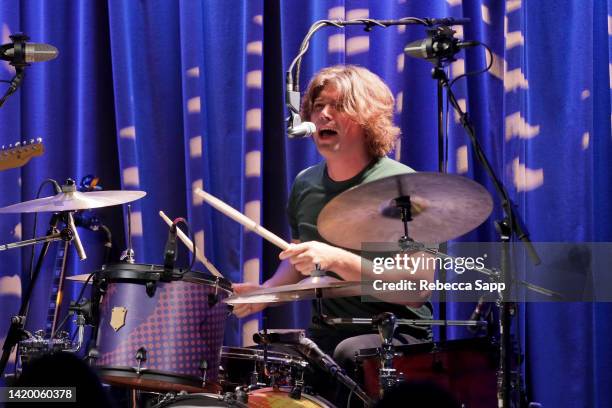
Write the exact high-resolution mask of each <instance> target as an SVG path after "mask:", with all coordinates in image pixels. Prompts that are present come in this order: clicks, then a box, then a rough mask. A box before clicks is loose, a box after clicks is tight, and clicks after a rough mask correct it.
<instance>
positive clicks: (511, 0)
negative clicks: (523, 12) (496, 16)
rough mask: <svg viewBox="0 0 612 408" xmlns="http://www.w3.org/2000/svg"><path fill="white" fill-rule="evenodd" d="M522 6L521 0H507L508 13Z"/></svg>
mask: <svg viewBox="0 0 612 408" xmlns="http://www.w3.org/2000/svg"><path fill="white" fill-rule="evenodd" d="M521 6H522V4H521V0H507V1H506V13H512V12H513V11H515V10H518V9H520V8H521Z"/></svg>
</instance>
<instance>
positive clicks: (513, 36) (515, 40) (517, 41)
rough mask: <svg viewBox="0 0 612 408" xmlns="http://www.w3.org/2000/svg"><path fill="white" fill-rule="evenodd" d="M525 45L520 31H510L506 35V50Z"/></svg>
mask: <svg viewBox="0 0 612 408" xmlns="http://www.w3.org/2000/svg"><path fill="white" fill-rule="evenodd" d="M523 44H525V38H523V33H522V32H520V31H512V32H510V33H506V49H507V50H509V49H512V48H514V47H517V46H519V45H523Z"/></svg>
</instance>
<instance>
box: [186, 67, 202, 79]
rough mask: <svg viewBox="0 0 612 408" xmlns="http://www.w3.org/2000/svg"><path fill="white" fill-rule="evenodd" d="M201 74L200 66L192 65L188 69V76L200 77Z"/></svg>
mask: <svg viewBox="0 0 612 408" xmlns="http://www.w3.org/2000/svg"><path fill="white" fill-rule="evenodd" d="M199 76H200V67H192V68H189V69H188V70H187V77H188V78H198V77H199Z"/></svg>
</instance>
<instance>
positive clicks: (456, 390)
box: [356, 339, 497, 408]
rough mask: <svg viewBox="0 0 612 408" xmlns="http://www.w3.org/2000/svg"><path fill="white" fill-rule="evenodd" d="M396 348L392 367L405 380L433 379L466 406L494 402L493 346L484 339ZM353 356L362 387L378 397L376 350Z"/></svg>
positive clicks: (482, 405)
mask: <svg viewBox="0 0 612 408" xmlns="http://www.w3.org/2000/svg"><path fill="white" fill-rule="evenodd" d="M395 351H396V357H395V358H394V359H393V367H394V368H395V369H396V370H397V373H398V375H401V377H402V378H403V379H404V380H406V381H417V382H432V383H434V384H436V385H437V386H440V387H442V388H444V389H446V390H447V391H449V392H450V393H451V394H452V395H453V396H454V397H455V398H456V399H457V401H459V402H460V403H462V404H464V405H465V406H466V407H470V408H472V407H474V408H480V407H483V408H485V407H494V406H496V401H497V400H496V386H497V383H496V362H497V359H496V350H495V348H494V347H493V346H492V345H491V343H490V342H488V341H487V340H485V339H468V340H453V341H448V342H446V343H444V344H435V343H422V344H414V345H407V346H396V347H395ZM356 360H357V363H358V365H359V366H361V374H362V376H363V378H362V384H363V385H364V387H363V388H364V390H365V391H366V393H367V394H368V395H370V396H371V397H372V398H378V396H379V381H378V370H379V369H380V357H379V355H378V350H377V349H366V350H361V351H360V352H359V354H358V355H357V356H356Z"/></svg>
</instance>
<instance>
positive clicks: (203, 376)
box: [200, 360, 208, 388]
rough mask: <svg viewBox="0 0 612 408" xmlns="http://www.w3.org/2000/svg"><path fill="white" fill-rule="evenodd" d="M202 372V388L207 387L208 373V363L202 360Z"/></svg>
mask: <svg viewBox="0 0 612 408" xmlns="http://www.w3.org/2000/svg"><path fill="white" fill-rule="evenodd" d="M200 371H202V388H204V387H206V372H207V371H208V361H206V360H202V362H201V363H200Z"/></svg>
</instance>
